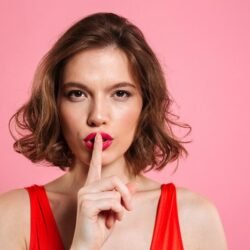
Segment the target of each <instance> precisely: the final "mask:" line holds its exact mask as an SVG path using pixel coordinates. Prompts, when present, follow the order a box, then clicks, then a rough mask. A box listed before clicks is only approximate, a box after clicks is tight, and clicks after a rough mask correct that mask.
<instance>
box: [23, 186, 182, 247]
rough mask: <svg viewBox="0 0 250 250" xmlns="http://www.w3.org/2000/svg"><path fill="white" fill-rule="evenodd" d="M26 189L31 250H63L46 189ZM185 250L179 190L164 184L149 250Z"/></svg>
mask: <svg viewBox="0 0 250 250" xmlns="http://www.w3.org/2000/svg"><path fill="white" fill-rule="evenodd" d="M25 189H26V190H27V191H28V193H29V196H30V206H31V232H30V250H64V246H63V243H62V240H61V238H60V234H59V231H58V228H57V225H56V221H55V219H54V216H53V213H52V210H51V208H50V205H49V200H48V197H47V195H46V191H45V189H44V187H43V186H38V185H33V186H30V187H26V188H25ZM183 249H184V248H183V244H182V239H181V233H180V227H179V221H178V213H177V203H176V188H175V186H174V184H173V183H168V184H162V185H161V197H160V199H159V203H158V207H157V214H156V221H155V226H154V233H153V237H152V241H151V247H150V250H183Z"/></svg>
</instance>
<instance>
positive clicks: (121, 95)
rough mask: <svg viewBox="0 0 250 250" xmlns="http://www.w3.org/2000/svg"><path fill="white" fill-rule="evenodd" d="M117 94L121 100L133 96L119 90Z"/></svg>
mask: <svg viewBox="0 0 250 250" xmlns="http://www.w3.org/2000/svg"><path fill="white" fill-rule="evenodd" d="M115 94H116V95H117V96H118V97H119V99H125V98H128V97H130V96H131V93H130V92H128V91H125V90H117V91H116V92H115Z"/></svg>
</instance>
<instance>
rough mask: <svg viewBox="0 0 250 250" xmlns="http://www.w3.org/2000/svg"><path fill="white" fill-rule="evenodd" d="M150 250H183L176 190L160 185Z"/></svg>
mask: <svg viewBox="0 0 250 250" xmlns="http://www.w3.org/2000/svg"><path fill="white" fill-rule="evenodd" d="M161 190H162V194H161V198H160V201H159V204H158V208H157V217H156V223H155V228H154V233H153V240H152V244H151V250H183V249H184V248H183V243H182V239H181V232H180V226H179V220H178V210H177V202H176V188H175V186H174V184H173V183H168V184H162V186H161Z"/></svg>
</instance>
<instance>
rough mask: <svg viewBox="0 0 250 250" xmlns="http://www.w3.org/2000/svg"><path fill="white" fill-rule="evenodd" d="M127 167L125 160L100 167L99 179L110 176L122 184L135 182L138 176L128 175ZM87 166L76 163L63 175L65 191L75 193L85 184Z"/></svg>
mask: <svg viewBox="0 0 250 250" xmlns="http://www.w3.org/2000/svg"><path fill="white" fill-rule="evenodd" d="M128 167H129V166H128V165H127V164H126V162H125V159H124V158H122V159H120V160H119V161H116V162H113V163H111V164H109V165H105V166H102V172H101V178H107V177H110V176H114V175H115V176H117V177H118V178H119V179H121V181H122V182H123V183H125V184H126V183H129V182H137V180H138V178H139V176H133V175H132V174H130V173H129V171H128V169H129V168H128ZM88 168H89V167H88V166H86V165H85V164H83V163H82V162H80V161H76V162H75V164H74V165H73V167H72V168H71V169H70V170H69V171H68V173H67V174H66V175H65V178H66V183H67V186H68V187H67V189H68V190H70V192H74V193H77V192H78V190H79V189H80V188H82V187H83V186H84V184H85V181H86V179H87V175H88Z"/></svg>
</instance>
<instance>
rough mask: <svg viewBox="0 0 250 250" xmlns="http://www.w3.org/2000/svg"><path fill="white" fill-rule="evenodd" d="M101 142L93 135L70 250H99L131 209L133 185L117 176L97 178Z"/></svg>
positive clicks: (100, 158)
mask: <svg viewBox="0 0 250 250" xmlns="http://www.w3.org/2000/svg"><path fill="white" fill-rule="evenodd" d="M102 143H103V142H102V138H101V135H100V134H98V133H97V134H96V137H95V142H94V149H93V153H92V157H91V161H90V166H89V171H88V176H87V179H86V182H85V184H84V186H83V187H82V188H81V189H80V190H79V191H78V201H77V217H76V227H75V233H74V238H73V242H72V248H71V249H91V250H99V249H100V248H101V246H102V245H103V244H104V242H105V241H106V240H107V239H108V237H109V236H110V235H111V233H112V231H113V229H114V226H115V223H116V220H120V221H121V220H122V218H123V216H124V212H125V211H126V210H127V211H130V210H132V206H131V199H132V194H133V193H134V192H135V191H136V186H135V184H133V183H128V184H124V183H123V182H122V181H121V180H120V179H119V178H118V177H117V176H110V177H107V178H103V179H102V178H101V169H102V165H101V160H102ZM125 209H126V210H125Z"/></svg>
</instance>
